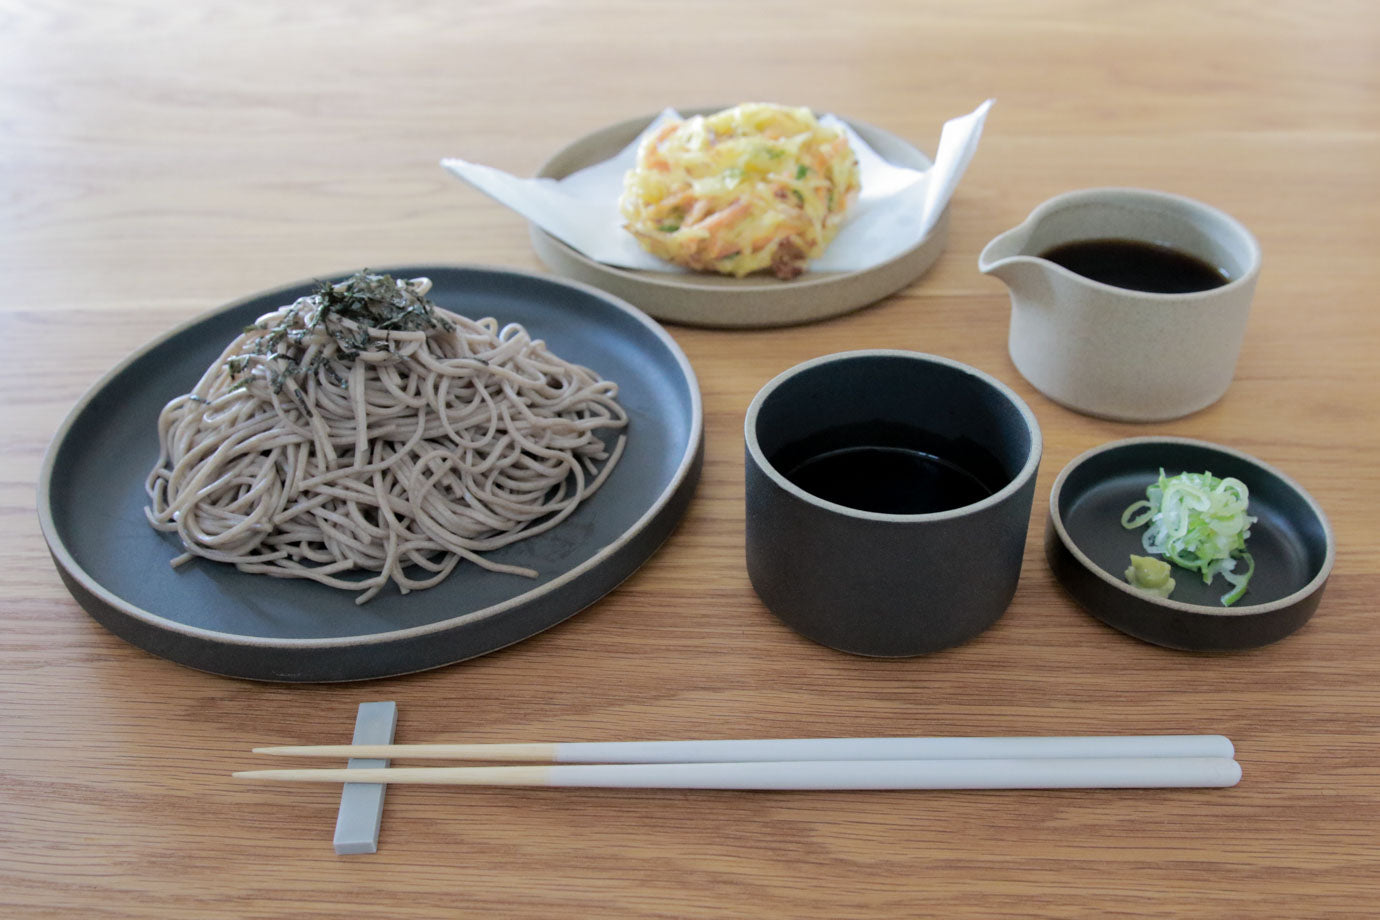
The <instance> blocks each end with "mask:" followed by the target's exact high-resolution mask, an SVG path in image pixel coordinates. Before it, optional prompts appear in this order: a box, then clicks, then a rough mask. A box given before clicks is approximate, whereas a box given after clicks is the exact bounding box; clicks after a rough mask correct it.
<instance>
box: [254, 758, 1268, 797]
mask: <svg viewBox="0 0 1380 920" xmlns="http://www.w3.org/2000/svg"><path fill="white" fill-rule="evenodd" d="M232 775H233V776H234V777H235V778H237V779H256V780H279V781H288V782H345V783H427V784H433V785H452V786H462V785H464V786H473V785H485V786H582V787H601V788H643V789H651V788H656V789H739V790H798V789H1075V788H1078V789H1113V788H1115V789H1131V788H1169V787H1221V786H1234V785H1236V783H1237V782H1239V781H1240V779H1241V767H1240V765H1239V764H1237V763H1236V761H1235V760H1232V759H1231V758H1228V757H1096V758H1089V757H1082V758H1075V757H1012V758H982V759H972V758H956V759H949V760H815V761H801V760H797V761H785V762H772V761H756V762H747V763H743V762H739V763H638V764H582V765H578V766H520V767H387V768H377V769H348V768H347V769H328V770H249V771H244V772H239V773H234V774H232Z"/></svg>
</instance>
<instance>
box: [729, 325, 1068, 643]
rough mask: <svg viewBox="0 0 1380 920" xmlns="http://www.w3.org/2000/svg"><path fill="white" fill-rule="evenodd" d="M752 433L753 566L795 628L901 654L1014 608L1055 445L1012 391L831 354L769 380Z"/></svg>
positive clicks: (891, 361)
mask: <svg viewBox="0 0 1380 920" xmlns="http://www.w3.org/2000/svg"><path fill="white" fill-rule="evenodd" d="M744 437H745V441H746V488H747V524H746V530H747V540H746V549H747V568H748V575H749V577H750V579H751V580H752V584H753V587H754V589H755V590H756V591H757V594H758V596H759V597H761V599H762V601H763V602H764V603H765V604H766V606H767V607H768V608H769V609H770V610H771V611H772V612H773V613H774V614H775V615H776V616H777V617H779V618H780V619H781V620H782V621H783V622H785V623H786V624H788V625H789V626H791V627H792V628H794V629H795V630H796V631H798V632H799V633H801V634H802V635H804V636H806V637H808V638H810V639H813V640H814V641H816V642H819V643H821V644H823V645H826V646H829V647H831V648H835V649H839V650H841V651H847V652H852V653H855V654H860V655H873V656H885V657H898V656H907V655H918V654H924V653H927V652H934V651H938V650H940V649H945V648H949V647H951V646H954V645H957V644H959V643H961V642H964V641H967V640H968V639H971V638H973V637H974V636H976V635H978V634H979V633H981V632H982V631H983V630H985V629H987V628H988V627H989V626H991V625H992V624H993V623H994V622H996V620H997V619H998V618H1000V616H1001V615H1002V613H1003V612H1005V610H1006V608H1007V606H1008V605H1009V604H1010V602H1011V598H1012V596H1013V595H1014V594H1015V590H1016V582H1017V580H1018V579H1019V576H1020V570H1021V561H1022V556H1023V554H1024V548H1025V538H1026V531H1027V529H1028V526H1029V521H1030V509H1031V503H1032V498H1033V495H1034V487H1035V474H1036V472H1037V471H1038V468H1039V462H1040V454H1041V437H1040V429H1039V425H1038V424H1037V422H1036V420H1035V416H1034V414H1033V413H1032V412H1031V411H1030V409H1029V407H1028V406H1026V404H1025V403H1024V402H1023V401H1022V400H1021V399H1020V398H1019V397H1018V396H1017V395H1016V394H1015V393H1014V392H1012V391H1011V390H1010V389H1009V388H1008V387H1007V386H1006V385H1005V384H1003V383H1001V382H1000V381H998V380H996V379H995V378H993V377H990V376H988V375H987V374H984V373H983V372H981V371H979V370H977V369H975V368H972V367H968V366H966V365H963V364H960V363H958V362H956V361H951V360H949V359H947V358H941V357H936V356H933V355H926V354H921V353H918V352H910V351H896V350H871V351H855V352H843V353H840V354H833V355H826V356H824V357H821V358H816V359H814V360H812V361H807V362H805V363H804V364H801V365H798V366H796V367H794V368H791V369H790V370H788V371H786V372H784V373H782V374H780V375H779V376H777V377H776V378H775V379H773V380H772V381H771V382H769V383H768V384H767V385H766V386H765V387H763V388H762V390H761V391H760V392H759V393H758V394H757V396H756V397H755V398H754V399H753V401H752V404H751V405H750V406H749V407H748V412H747V418H746V421H745V426H744Z"/></svg>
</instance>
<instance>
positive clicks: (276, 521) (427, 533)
mask: <svg viewBox="0 0 1380 920" xmlns="http://www.w3.org/2000/svg"><path fill="white" fill-rule="evenodd" d="M429 289H430V282H429V281H428V280H426V279H415V280H412V281H401V280H398V281H394V279H392V278H389V277H388V276H386V275H369V274H365V273H360V274H357V275H355V276H354V277H352V278H350V279H349V280H348V281H346V282H343V283H341V284H338V285H334V286H332V285H327V284H323V285H321V287H320V289H319V290H318V291H317V292H316V293H315V294H313V295H311V296H309V297H304V298H301V299H300V300H298V301H297V302H295V303H293V304H290V305H288V306H285V307H282V308H281V309H279V310H277V311H275V312H273V313H269V314H267V315H265V316H263V317H261V318H260V319H259V320H258V322H256V323H255V324H254V325H253V326H251V327H248V328H247V329H246V330H245V331H244V333H243V334H242V335H240V336H239V337H238V338H237V339H235V341H233V342H231V343H230V345H229V347H227V348H226V349H225V351H224V353H223V354H222V355H221V356H220V358H218V359H217V360H216V361H215V363H213V364H212V365H211V367H210V368H209V369H208V370H207V371H206V374H205V375H204V376H203V377H202V378H201V381H200V382H199V383H198V384H197V385H196V387H195V388H194V389H193V390H192V392H191V393H189V394H187V395H185V396H179V397H178V398H176V399H174V400H172V401H171V402H170V403H168V405H167V406H166V407H165V408H164V409H163V412H162V414H161V415H160V417H159V421H158V437H159V442H160V445H161V451H160V456H159V459H158V464H157V466H155V467H154V469H153V471H152V472H151V473H150V474H149V477H148V482H147V490H148V494H149V507H148V508H147V509H146V513H147V515H148V518H149V521H150V522H151V523H152V524H153V526H154V527H156V528H157V529H159V530H162V531H168V532H174V533H176V534H177V536H178V537H179V539H180V540H181V542H182V546H183V548H184V549H185V550H186V552H185V553H184V554H183V555H181V556H179V557H177V558H176V559H174V560H173V564H174V565H179V564H181V563H183V562H186V561H187V560H189V559H191V558H192V557H195V556H200V557H202V558H205V559H210V560H215V561H218V562H228V563H233V564H234V565H236V566H237V567H238V568H239V569H241V570H242V571H245V572H256V573H263V574H267V575H273V576H277V577H284V578H309V579H313V580H315V581H318V582H320V583H322V584H325V585H330V586H332V587H336V588H344V589H349V590H357V591H360V592H361V593H360V595H359V596H358V597H357V598H356V600H357V602H358V603H363V602H365V601H367V600H369V599H370V598H371V597H373V596H374V595H375V594H377V593H378V592H379V591H380V590H381V589H382V588H383V587H384V586H385V585H387V584H388V583H389V582H390V581H392V582H393V583H395V584H396V585H397V586H398V588H399V590H400V591H402V592H403V593H407V592H408V591H411V590H416V589H422V588H428V587H431V586H433V585H435V584H437V583H439V582H440V581H442V580H443V579H444V578H446V576H447V575H449V574H450V572H451V570H452V569H454V567H455V566H456V564H457V563H459V562H460V561H461V560H468V561H470V562H473V563H475V564H476V565H479V566H482V567H484V568H486V569H489V570H492V571H499V572H510V573H513V574H519V575H527V576H535V575H536V574H537V573H536V572H535V571H534V570H532V569H527V568H522V567H519V566H513V565H501V564H497V563H495V562H493V561H491V560H488V559H485V558H484V557H483V556H482V555H481V554H482V553H484V552H485V551H488V550H494V549H497V548H499V547H501V546H506V545H508V544H510V543H513V542H515V541H517V540H521V539H524V538H526V537H530V536H533V535H535V534H539V533H542V532H543V531H546V530H549V529H551V528H552V527H555V526H556V525H557V524H559V523H560V522H561V521H563V520H564V519H565V518H566V517H567V516H569V515H570V513H571V512H572V511H574V510H575V508H576V506H577V505H578V504H579V503H580V502H581V501H583V500H584V499H586V498H588V497H589V496H590V495H591V494H592V493H593V492H594V491H595V490H596V489H598V488H599V487H600V485H602V484H603V482H604V481H605V479H606V478H607V477H608V475H609V472H610V471H611V470H612V469H613V466H614V464H615V463H616V462H617V461H618V458H619V456H620V455H621V453H622V449H623V444H624V440H625V437H624V435H623V434H622V433H621V432H620V433H619V435H618V437H617V440H616V443H615V444H614V446H613V448H612V449H610V448H609V447H607V446H606V444H605V442H604V440H603V439H601V438H600V436H599V432H600V431H602V430H606V429H607V430H612V429H621V428H623V427H625V426H626V425H627V415H626V413H625V412H624V411H623V409H622V407H620V406H619V404H618V402H617V401H616V397H617V394H618V387H617V384H615V383H613V382H611V381H607V380H602V379H600V378H599V377H598V376H597V375H596V374H595V373H594V372H593V371H591V370H589V369H587V368H583V367H579V366H577V365H574V364H571V363H569V362H567V361H564V360H562V359H561V358H559V357H557V356H556V355H554V354H552V353H551V352H550V351H549V350H548V349H547V348H546V346H545V344H544V343H543V342H542V341H540V340H534V339H532V337H531V336H530V335H529V334H528V333H527V331H526V330H525V329H523V328H522V327H521V326H519V325H517V324H516V323H512V324H508V325H506V326H503V327H502V328H500V327H499V325H498V323H497V321H496V320H494V319H480V320H472V319H468V318H465V317H462V316H458V315H456V314H453V313H449V312H447V311H445V310H443V309H441V308H439V307H437V306H436V305H434V304H432V303H431V302H430V301H428V300H427V299H426V297H425V294H426V293H427V291H428V290H429ZM361 572H363V573H373V574H372V575H368V574H366V575H364V576H363V577H361V576H360V573H361ZM351 576H352V577H351Z"/></svg>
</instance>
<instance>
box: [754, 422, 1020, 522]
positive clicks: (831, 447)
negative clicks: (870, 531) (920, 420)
mask: <svg viewBox="0 0 1380 920" xmlns="http://www.w3.org/2000/svg"><path fill="white" fill-rule="evenodd" d="M771 462H772V465H773V466H775V467H776V468H777V469H778V470H780V471H781V473H782V475H784V476H785V477H786V478H787V479H789V480H790V481H791V482H793V483H795V484H796V485H797V486H799V487H800V488H802V489H804V490H805V491H806V492H809V493H810V494H811V495H813V496H815V497H816V498H822V499H824V500H825V501H829V502H833V503H834V504H836V505H844V506H845V507H848V508H854V509H857V510H859V511H873V512H877V513H880V514H932V513H935V512H938V511H952V510H953V509H955V508H962V507H964V506H965V505H971V504H973V503H974V502H979V501H982V500H983V499H984V498H987V497H988V496H989V495H992V494H994V493H995V492H997V491H999V490H1000V489H1001V487H1002V486H1004V485H1005V484H1006V483H1007V482H1008V481H1009V479H1010V477H1008V476H1007V475H1006V474H1005V473H1004V471H1003V470H1002V468H1001V464H1000V463H999V462H998V461H997V459H996V458H995V457H993V456H992V455H991V454H990V453H988V452H987V451H986V450H984V449H982V448H981V447H979V446H977V445H976V444H973V443H972V442H971V441H966V440H964V441H942V440H940V439H937V438H936V437H935V436H933V435H931V434H929V433H927V432H924V431H921V430H920V429H913V428H909V427H908V426H899V425H889V426H882V427H880V428H878V427H876V426H847V427H844V428H835V429H829V430H827V431H824V432H821V433H819V434H817V435H814V436H812V437H810V438H807V439H806V440H804V441H800V442H797V443H795V444H792V445H789V446H788V447H786V448H785V449H784V450H782V451H779V452H778V453H777V454H776V455H775V456H773V457H772V458H771Z"/></svg>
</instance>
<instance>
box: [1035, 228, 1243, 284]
mask: <svg viewBox="0 0 1380 920" xmlns="http://www.w3.org/2000/svg"><path fill="white" fill-rule="evenodd" d="M1040 258H1042V259H1048V260H1049V261H1051V262H1053V263H1055V264H1056V265H1062V266H1064V268H1067V269H1068V270H1069V271H1071V272H1075V273H1076V274H1079V275H1082V276H1083V277H1084V278H1091V279H1092V280H1093V281H1100V282H1102V283H1103V284H1110V285H1112V286H1113V287H1119V288H1126V289H1128V290H1132V291H1145V292H1147V293H1150V294H1191V293H1193V292H1195V291H1209V290H1212V289H1213V288H1216V287H1221V286H1222V285H1224V284H1226V283H1227V282H1228V281H1230V280H1231V278H1229V277H1228V276H1227V273H1226V272H1225V271H1223V270H1222V269H1220V268H1217V267H1216V266H1214V265H1211V264H1209V263H1207V262H1204V261H1203V260H1202V259H1200V258H1198V257H1197V256H1192V255H1189V254H1188V253H1186V252H1182V251H1180V250H1178V249H1174V248H1173V247H1170V246H1165V245H1162V244H1160V243H1147V242H1144V241H1141V240H1124V239H1096V240H1075V241H1073V242H1071V243H1062V244H1060V245H1058V246H1055V247H1054V248H1052V249H1048V250H1046V251H1045V252H1042V253H1040Z"/></svg>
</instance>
